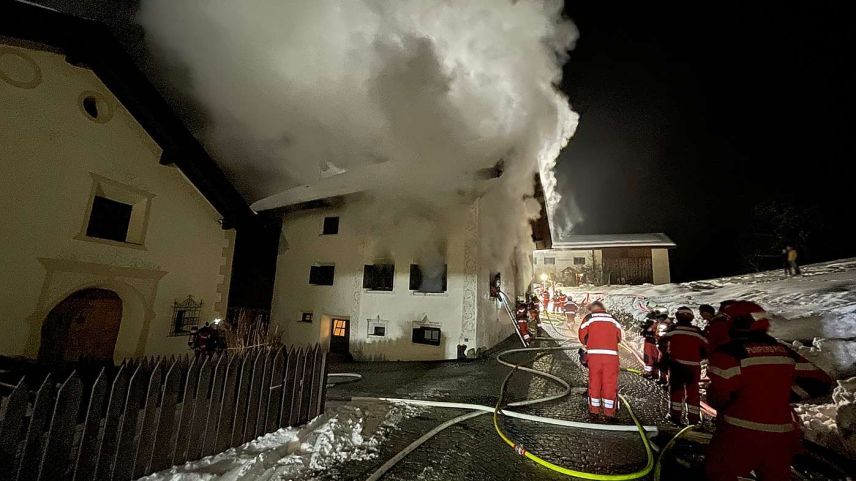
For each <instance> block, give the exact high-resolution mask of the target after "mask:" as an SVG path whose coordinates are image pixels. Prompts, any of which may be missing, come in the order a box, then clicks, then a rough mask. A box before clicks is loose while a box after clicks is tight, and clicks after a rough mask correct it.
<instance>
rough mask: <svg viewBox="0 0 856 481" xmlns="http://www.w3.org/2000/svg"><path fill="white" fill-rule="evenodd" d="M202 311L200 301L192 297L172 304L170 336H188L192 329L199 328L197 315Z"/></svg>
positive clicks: (189, 296)
mask: <svg viewBox="0 0 856 481" xmlns="http://www.w3.org/2000/svg"><path fill="white" fill-rule="evenodd" d="M201 311H202V301H201V300H200V301H198V302H197V301H196V300H194V299H193V296H191V295H188V296H187V299H185V300H183V301H181V302H179V301H175V302H174V303H173V304H172V330H171V332H170V335H171V336H181V335H184V334H190V332H191V330H192V328H194V327H197V326H199V314H200V312H201Z"/></svg>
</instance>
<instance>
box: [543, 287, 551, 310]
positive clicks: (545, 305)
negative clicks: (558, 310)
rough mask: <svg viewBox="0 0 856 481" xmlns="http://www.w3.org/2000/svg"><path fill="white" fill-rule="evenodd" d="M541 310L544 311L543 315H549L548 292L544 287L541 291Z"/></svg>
mask: <svg viewBox="0 0 856 481" xmlns="http://www.w3.org/2000/svg"><path fill="white" fill-rule="evenodd" d="M541 300H542V301H543V302H542V303H541V309H542V310H543V311H544V315H548V314H549V313H550V310H549V305H550V291H549V290H547V288H546V287H545V288H544V290H543V291H541Z"/></svg>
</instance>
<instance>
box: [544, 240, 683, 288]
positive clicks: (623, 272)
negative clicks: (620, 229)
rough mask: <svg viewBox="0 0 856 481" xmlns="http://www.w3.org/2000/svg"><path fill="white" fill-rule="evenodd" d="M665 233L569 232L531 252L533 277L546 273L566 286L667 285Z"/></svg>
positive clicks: (668, 246) (670, 246)
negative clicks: (545, 246) (608, 233)
mask: <svg viewBox="0 0 856 481" xmlns="http://www.w3.org/2000/svg"><path fill="white" fill-rule="evenodd" d="M674 247H675V243H674V242H672V240H671V239H669V237H668V236H666V235H665V234H660V233H654V234H611V235H571V236H567V237H564V238H562V239H561V240H559V241H555V240H554V241H553V243H552V248H550V249H539V250H536V251H535V252H534V253H533V255H532V261H533V267H534V271H535V275H536V278H537V277H543V276H544V275H546V276H547V277H549V279H550V280H552V281H553V282H557V283H561V284H562V285H566V286H577V285H580V284H595V285H609V284H668V283H669V282H671V275H670V271H669V249H673V248H674Z"/></svg>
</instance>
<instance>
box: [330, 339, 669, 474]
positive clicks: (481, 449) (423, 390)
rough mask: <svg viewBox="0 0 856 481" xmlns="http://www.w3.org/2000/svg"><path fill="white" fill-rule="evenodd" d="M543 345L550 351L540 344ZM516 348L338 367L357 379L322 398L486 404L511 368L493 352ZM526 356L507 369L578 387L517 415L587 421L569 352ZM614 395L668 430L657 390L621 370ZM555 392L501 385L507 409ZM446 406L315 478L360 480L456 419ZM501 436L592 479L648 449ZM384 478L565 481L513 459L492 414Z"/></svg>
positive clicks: (553, 431)
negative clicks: (371, 455)
mask: <svg viewBox="0 0 856 481" xmlns="http://www.w3.org/2000/svg"><path fill="white" fill-rule="evenodd" d="M542 345H556V343H555V342H553V341H544V342H543V343H542ZM515 347H519V341H517V340H516V339H514V338H510V339H508V340H507V341H505V342H504V343H502V344H501V345H500V346H498V347H497V348H496V349H494V350H493V354H490V353H488V354H487V355H485V356H484V357H483V358H482V359H480V360H476V361H468V362H421V363H401V362H371V363H341V364H335V365H332V366H331V371H330V372H357V373H360V374H362V376H363V380H362V381H361V382H357V383H353V384H346V385H340V386H336V387H333V388H331V389H330V390H329V392H328V396H329V398H330V399H331V400H332V401H331V402H336V401H335V400H336V399H340V400H344V399H347V398H348V397H350V396H367V397H399V398H412V399H430V400H438V401H455V402H465V403H476V404H485V405H490V406H493V405H494V404H495V403H496V400H497V396H498V393H499V388H500V385H501V383H502V380H503V379H504V378H505V376H506V375H507V374H508V368H507V367H505V366H502V365H500V364H499V363H498V362H496V360H495V354H496V352H499V351H502V350H505V349H510V348H515ZM532 357H533V356H532V354H531V353H520V354H512V355H509V356H507V357H506V359H507V360H510V361H512V362H521V363H524V362H527V361H529V362H528V363H527V364H528V365H532V366H533V367H535V368H536V369H538V370H542V371H547V372H550V373H553V374H556V375H558V376H560V377H562V378H563V379H565V380H567V381H568V382H569V383H570V384H571V385H572V386H574V387H575V389H574V393H572V394H571V395H570V396H567V397H566V398H564V399H561V400H559V401H555V402H551V403H544V404H542V405H536V406H532V407H528V408H518V410H519V411H521V412H527V413H532V414H538V415H542V416H549V417H555V418H561V419H569V420H577V421H587V420H588V414H587V407H586V398H585V392H584V386H585V384H586V372H585V371H584V370H583V369H582V367H581V366H580V365H579V362H578V359H577V356H576V352H575V350H574V351H571V352H570V353H567V354H566V353H564V352H557V353H553V354H549V355H546V356H544V357H541V358H539V359H537V360H535V361H534V362H532ZM622 363H624V364H623V365H626V366H627V367H636V368H639V367H640V366H638V360H637V359H636V358H635V357H633V356H631V355H627V356H625V357H623V359H622ZM619 382H620V389H621V392H622V394H624V396H625V397H627V398H628V400H629V401H630V402H631V404H632V405H633V409H634V412H635V413H636V414H637V416H639V418H640V420H641V421H642V423H643V424H655V425H658V426H659V427H660V428H661V429H662V430H664V431H665V432H674V431H675V428H674V427H673V426H671V425H668V424H666V423H665V422H664V421H663V419H664V417H665V415H666V412H667V404H666V400H665V394H664V393H663V391H662V390H661V389H660V388H658V387H657V386H656V385H655V384H654V383H651V382H649V381H646V380H644V379H642V378H640V377H638V376H636V375H634V374H630V373H626V372H622V373H621V377H620V381H619ZM558 390H559V388H558V387H557V386H555V384H554V383H551V382H549V381H547V380H544V379H542V378H538V377H535V376H532V375H529V374H526V373H522V372H518V373H515V374H514V376H513V377H512V379H511V381H510V382H509V385H508V390H507V398H506V402H509V401H515V400H522V399H533V398H539V397H543V396H545V395H547V394H550V393H555V392H558ZM464 412H465V411H459V410H453V409H435V408H431V409H426V410H425V411H424V412H423V413H422V414H420V415H417V416H415V417H412V418H408V419H407V420H405V421H403V422H402V423H401V424H400V425H399V426H398V428H399V429H397V430H394V431H392V432H390V433H389V434H388V439H387V440H386V441H385V442H384V443H382V444H381V445H380V447H379V453H378V457H377V458H375V459H372V460H368V461H356V462H350V463H345V464H343V465H340V466H338V467H336V468H335V469H331V470H328V471H327V472H325V473H323V474H322V475H321V477H320V478H319V479H324V480H350V479H365V478H366V477H368V476H369V475H370V474H371V473H372V472H373V471H374V470H375V469H377V468H378V467H379V466H380V465H381V464H383V463H384V462H385V461H386V460H387V459H389V458H391V457H392V456H394V455H395V454H396V453H398V452H399V451H401V450H402V449H403V448H404V447H406V446H407V445H408V444H410V443H411V442H412V441H414V440H415V439H417V438H418V437H419V436H421V435H422V434H424V433H425V432H427V431H429V430H430V429H433V428H434V427H436V426H437V425H439V424H441V423H442V422H443V421H446V420H448V419H451V418H453V417H455V416H458V415H460V414H463V413H464ZM501 422H502V425H503V429H504V430H505V431H506V432H507V433H508V434H509V436H510V437H511V438H512V439H514V440H515V441H516V442H518V443H521V444H523V445H524V446H525V447H526V448H527V449H528V450H530V451H532V452H534V453H536V454H538V455H539V456H541V457H542V458H544V459H547V460H549V461H551V462H554V463H556V464H559V465H561V466H566V467H569V468H573V469H578V470H582V471H594V472H599V473H619V472H630V471H635V470H636V469H639V468H641V467H642V466H644V464H645V451H644V447H643V446H642V444H641V442H640V441H639V437H638V434H636V433H607V432H602V431H589V430H580V429H569V428H563V427H559V426H549V425H543V424H536V423H532V422H528V421H523V420H518V419H511V418H502V421H501ZM619 423H621V424H632V420H631V419H630V416H629V414H628V413H627V410H626V409H623V410H621V411H620V414H619ZM384 479H387V480H414V479H419V480H429V481H430V480H438V481H439V480H474V481H480V480H485V481H487V480H512V479H513V480H523V481H525V480H535V479H538V480H550V479H557V480H558V479H569V478H568V477H567V476H564V475H561V474H559V473H556V472H553V471H551V470H548V469H546V468H543V467H541V466H539V465H537V464H536V463H534V462H532V461H530V460H528V459H525V458H522V457H520V456H518V455H517V454H515V453H514V451H513V450H512V449H511V448H510V447H508V446H507V445H506V444H505V443H503V442H502V440H501V439H500V438H499V437H498V436H497V435H496V433H495V431H494V429H493V424H492V417H491V416H490V415H489V414H487V415H484V416H480V417H477V418H474V419H470V420H468V421H465V422H463V423H460V424H458V425H455V426H452V427H450V428H448V429H446V430H445V431H443V432H441V433H440V434H438V435H437V436H435V437H434V438H433V439H431V440H430V441H428V442H427V443H425V444H423V445H422V446H421V447H419V448H418V449H417V450H416V451H414V452H413V453H411V454H410V455H408V456H407V457H405V458H404V459H403V460H402V461H401V462H399V463H398V464H397V465H396V466H395V467H394V468H393V469H392V470H391V471H390V472H389V473H387V475H386V477H385V478H384Z"/></svg>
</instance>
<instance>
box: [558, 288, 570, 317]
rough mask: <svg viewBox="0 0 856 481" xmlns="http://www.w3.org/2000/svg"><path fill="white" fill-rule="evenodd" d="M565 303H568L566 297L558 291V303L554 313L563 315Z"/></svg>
mask: <svg viewBox="0 0 856 481" xmlns="http://www.w3.org/2000/svg"><path fill="white" fill-rule="evenodd" d="M566 302H568V296H566V295H565V293H564V292H562V291H559V303H558V304H557V305H556V312H559V313H562V314H564V313H565V303H566Z"/></svg>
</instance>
